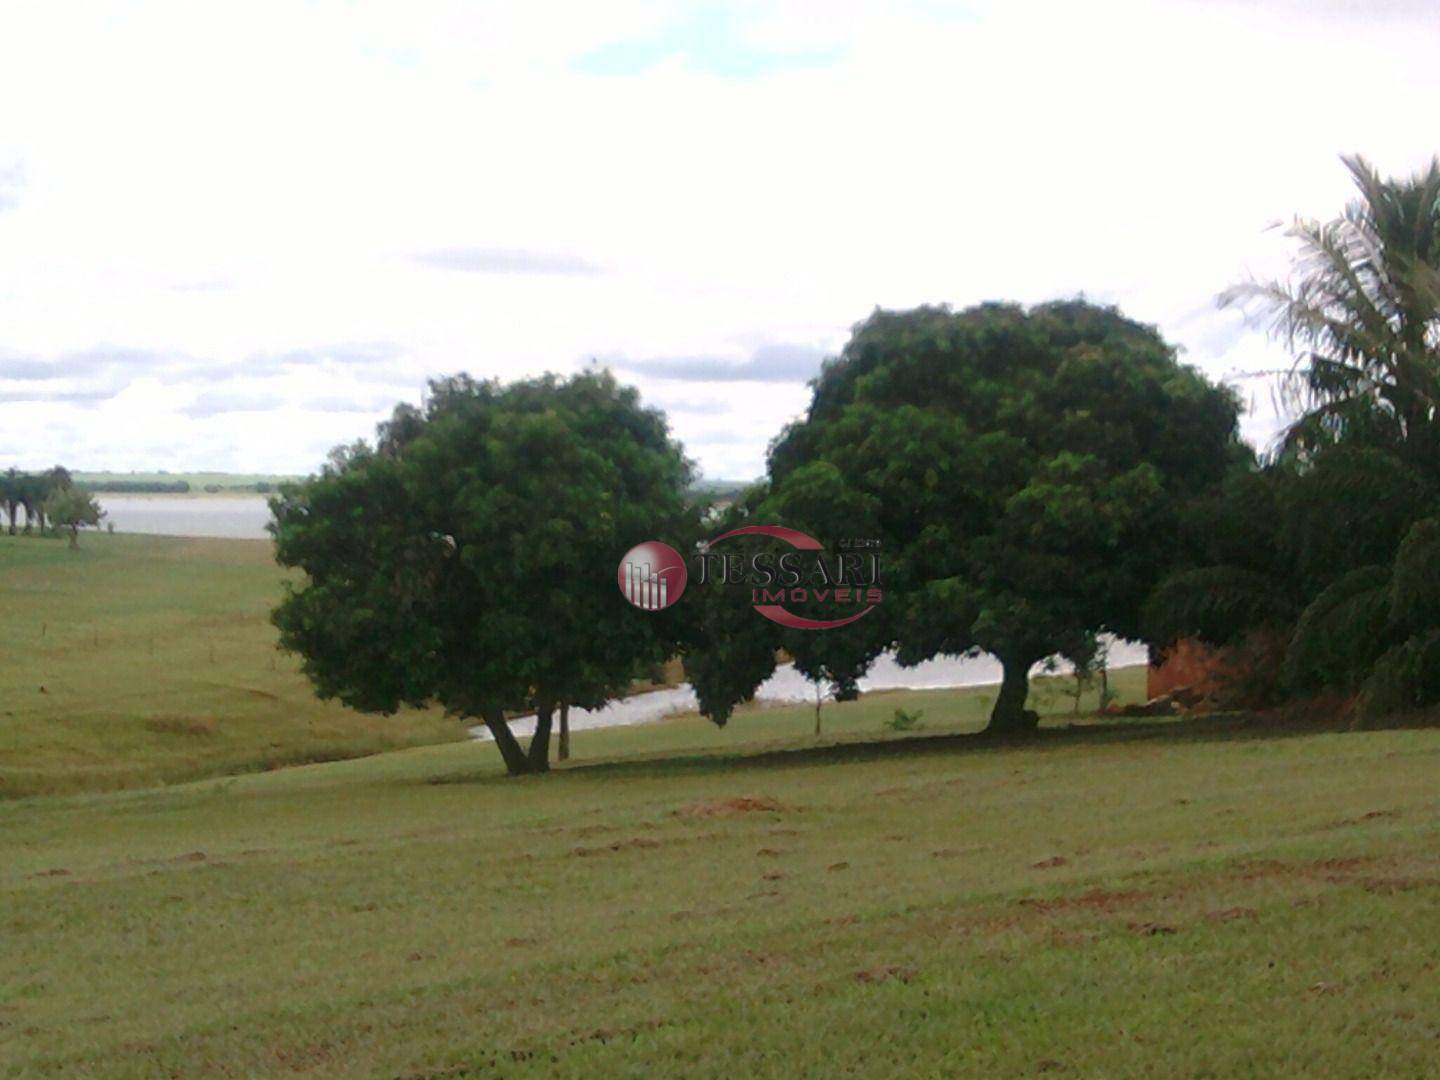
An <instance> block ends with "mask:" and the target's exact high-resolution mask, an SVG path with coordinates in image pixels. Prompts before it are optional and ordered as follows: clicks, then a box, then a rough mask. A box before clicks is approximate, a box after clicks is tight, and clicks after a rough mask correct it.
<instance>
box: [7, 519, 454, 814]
mask: <svg viewBox="0 0 1440 1080" xmlns="http://www.w3.org/2000/svg"><path fill="white" fill-rule="evenodd" d="M80 545H81V546H80V549H79V550H78V551H72V550H70V549H69V548H68V546H67V544H66V543H65V542H64V541H63V540H53V539H42V538H39V537H25V536H16V537H12V536H4V535H0V799H3V798H7V797H15V796H18V795H31V794H37V793H45V792H63V791H75V790H80V789H86V790H95V789H98V788H117V787H125V786H135V785H139V784H158V783H163V782H169V781H174V780H182V779H188V778H192V777H196V776H205V775H216V774H222V773H231V772H237V771H241V770H247V769H262V768H267V767H275V766H278V765H284V764H290V763H295V762H302V761H321V760H327V759H332V758H337V757H351V756H355V755H358V754H367V753H374V752H377V751H379V750H384V749H392V748H395V747H401V746H413V745H416V744H421V743H434V742H438V741H442V740H447V739H456V738H460V737H462V728H461V725H460V724H459V723H458V722H456V721H453V720H447V719H446V718H445V717H443V716H442V715H440V714H439V712H408V713H403V714H401V715H399V716H395V717H390V718H386V717H378V716H364V715H361V714H359V713H355V712H353V711H351V710H349V709H346V708H343V707H342V706H339V705H337V704H334V703H329V704H326V703H323V702H320V701H317V700H316V699H315V696H314V694H313V693H312V692H311V690H310V687H309V685H308V683H307V682H306V681H305V678H304V677H303V676H302V675H301V674H300V672H299V670H298V666H297V664H296V662H295V660H294V659H293V658H290V657H288V656H285V655H284V654H281V653H279V652H278V651H277V650H276V648H275V643H276V631H275V629H274V628H273V627H272V626H271V625H270V622H269V612H270V609H271V608H272V607H273V606H274V604H275V602H276V601H277V600H278V598H279V596H280V589H281V582H282V580H283V574H284V572H283V571H282V570H281V569H280V568H279V567H278V566H276V565H275V561H274V558H273V556H272V554H271V550H272V549H271V546H270V544H269V542H268V541H252V540H185V539H177V538H169V537H153V536H120V535H116V536H110V535H87V536H83V537H82V538H81V541H80Z"/></svg>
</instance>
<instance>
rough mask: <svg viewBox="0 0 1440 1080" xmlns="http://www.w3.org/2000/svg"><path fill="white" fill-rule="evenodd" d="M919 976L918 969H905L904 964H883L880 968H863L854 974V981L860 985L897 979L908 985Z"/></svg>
mask: <svg viewBox="0 0 1440 1080" xmlns="http://www.w3.org/2000/svg"><path fill="white" fill-rule="evenodd" d="M919 974H920V969H919V968H913V967H906V966H905V965H904V964H883V965H881V966H880V967H873V968H865V969H864V970H862V971H857V972H856V973H855V981H856V982H862V983H881V982H885V981H887V980H889V979H898V980H900V981H901V982H903V983H908V982H909V981H910V980H911V979H913V978H915V977H916V976H917V975H919Z"/></svg>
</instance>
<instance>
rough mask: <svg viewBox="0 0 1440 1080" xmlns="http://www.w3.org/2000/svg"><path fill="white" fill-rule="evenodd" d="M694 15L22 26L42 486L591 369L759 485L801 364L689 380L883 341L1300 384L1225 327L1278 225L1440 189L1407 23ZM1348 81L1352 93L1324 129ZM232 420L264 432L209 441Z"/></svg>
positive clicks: (30, 322) (19, 207) (327, 439)
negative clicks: (1047, 348)
mask: <svg viewBox="0 0 1440 1080" xmlns="http://www.w3.org/2000/svg"><path fill="white" fill-rule="evenodd" d="M699 10H700V9H699V8H698V7H697V5H694V4H683V3H667V2H661V0H653V2H652V0H622V2H619V3H615V4H604V5H592V4H581V3H578V2H576V3H573V4H555V3H550V4H534V5H528V4H527V5H519V4H501V3H493V4H479V5H476V4H462V3H454V4H448V3H433V4H419V5H405V6H404V7H403V8H402V7H399V6H394V5H373V6H370V5H360V6H350V5H342V4H339V3H331V2H321V3H317V4H310V5H304V6H297V5H293V4H288V3H280V2H274V3H256V4H247V5H240V6H235V7H230V8H225V7H216V6H214V5H203V6H197V5H192V4H187V3H183V2H174V3H171V2H166V3H154V2H149V3H141V4H136V5H130V4H119V3H115V4H95V5H91V6H88V7H82V8H79V9H77V8H74V7H72V6H70V5H65V6H57V5H29V6H26V7H24V8H21V9H17V10H16V11H12V12H10V13H9V14H8V15H7V19H6V33H5V34H4V35H3V37H0V133H3V137H4V139H5V143H4V145H0V207H4V208H5V211H4V213H0V403H3V407H4V410H5V412H4V424H3V427H4V430H5V442H6V445H7V446H9V447H11V448H14V450H15V451H16V452H18V454H19V456H20V461H19V463H20V464H27V465H43V464H49V463H51V462H52V461H53V460H56V459H63V460H66V461H71V462H73V463H75V464H76V465H77V466H83V467H99V466H113V467H120V468H129V467H153V466H157V465H163V466H165V467H172V468H179V467H195V468H199V467H221V468H224V467H229V468H235V469H245V470H251V469H265V468H275V469H279V470H283V471H303V470H306V469H309V468H312V467H314V466H315V465H316V464H317V463H318V462H319V461H320V460H321V458H322V457H323V454H324V451H325V450H326V449H327V447H328V446H329V445H331V444H333V443H336V442H342V441H349V440H351V439H353V438H356V437H359V436H364V435H368V434H370V432H371V429H372V427H373V423H374V421H375V420H378V419H379V418H381V417H382V416H383V415H384V414H385V413H386V412H388V408H386V407H384V405H383V403H384V402H385V401H386V400H391V401H393V400H395V399H396V398H397V397H401V396H403V397H406V398H407V399H409V400H418V398H419V393H420V388H421V386H422V385H423V380H424V378H425V377H426V376H428V375H436V374H442V373H449V372H454V371H458V370H469V371H471V372H472V373H474V374H476V375H479V376H500V377H506V378H509V377H516V376H520V375H524V374H533V373H538V372H540V371H543V370H547V369H550V370H570V369H574V368H576V367H578V366H579V365H581V364H583V363H585V362H588V361H589V359H590V358H592V357H598V358H600V359H601V360H602V361H607V360H608V361H609V362H612V363H614V364H615V366H616V367H617V368H618V369H620V370H621V372H622V374H624V375H626V376H627V377H630V378H633V379H634V380H635V381H636V382H637V383H638V384H639V385H640V386H641V388H642V390H643V391H644V393H645V396H646V399H647V400H653V401H657V402H659V403H662V404H665V403H668V405H669V407H670V408H671V409H673V410H674V411H673V412H672V424H673V426H674V428H675V430H676V431H677V433H678V434H680V435H681V437H682V438H684V439H685V441H686V443H687V446H689V448H690V449H691V452H692V453H693V454H695V455H697V456H698V457H699V458H700V460H701V462H702V464H703V465H704V467H705V470H706V471H707V472H708V473H709V474H711V475H729V474H735V475H740V476H750V475H754V474H757V473H758V472H760V471H761V468H762V462H763V455H764V449H765V445H766V443H767V442H768V440H769V439H770V438H771V437H772V436H773V435H774V434H775V433H776V432H777V431H778V429H779V427H780V426H781V424H783V423H784V422H785V420H786V419H788V418H789V417H791V416H793V415H795V414H796V413H797V412H799V411H800V410H801V409H803V407H804V404H805V401H806V396H807V395H806V392H805V390H804V387H803V378H802V376H803V375H804V372H803V371H801V370H800V366H803V365H800V366H796V365H795V364H794V360H795V357H794V356H789V357H779V356H778V354H772V355H771V357H770V358H771V359H772V360H776V359H783V360H785V363H786V364H788V365H789V366H787V367H785V373H786V374H787V375H789V376H790V377H791V380H792V381H789V382H773V383H767V384H764V385H762V386H760V387H759V389H758V390H757V389H755V388H754V387H752V386H751V385H750V384H741V383H737V382H734V381H732V380H731V379H727V378H725V376H727V375H734V374H735V371H734V370H733V369H716V370H714V371H709V372H707V371H704V370H701V369H700V367H692V370H691V371H690V373H689V374H690V378H689V379H688V380H685V381H681V380H680V379H678V378H677V369H676V368H675V366H674V365H675V362H676V361H677V360H679V359H683V358H687V357H689V358H694V359H695V360H698V361H700V362H701V363H702V366H703V364H712V365H713V364H715V363H717V362H728V363H737V364H741V365H744V364H747V363H748V364H755V363H759V362H761V361H762V360H763V359H764V357H765V354H764V352H763V350H764V349H765V348H766V347H767V346H769V347H773V343H785V342H792V343H803V344H804V347H805V348H807V349H813V350H815V352H816V354H817V355H818V353H819V352H820V351H823V350H833V349H835V348H837V347H838V346H839V345H840V344H842V343H843V341H844V339H845V336H846V334H847V333H848V329H849V327H850V326H851V325H852V324H853V323H855V322H856V321H858V320H860V319H862V318H863V317H864V316H865V315H866V314H867V313H868V312H869V311H870V310H871V309H872V308H873V307H875V306H876V305H877V304H878V305H883V306H902V305H910V304H915V303H921V302H940V301H945V302H950V303H952V304H955V305H964V304H969V303H973V302H976V301H979V300H982V299H991V298H1011V299H1018V300H1021V301H1026V302H1030V301H1035V300H1040V299H1045V298H1048V297H1052V296H1056V295H1062V294H1069V293H1073V292H1076V291H1081V290H1083V291H1084V292H1085V293H1086V294H1087V295H1089V296H1091V297H1094V298H1099V299H1105V300H1111V301H1114V302H1117V303H1119V304H1120V305H1121V306H1122V307H1123V308H1124V309H1125V310H1126V311H1127V313H1129V314H1131V315H1132V316H1134V317H1136V318H1139V319H1142V320H1145V321H1149V322H1154V323H1156V324H1158V325H1159V326H1160V327H1161V328H1162V330H1163V331H1164V332H1165V333H1166V334H1167V336H1169V337H1170V339H1171V340H1173V341H1175V342H1176V343H1178V344H1180V345H1183V346H1184V347H1185V348H1186V350H1187V353H1186V355H1187V359H1189V360H1190V361H1191V362H1193V363H1196V364H1197V365H1199V366H1200V367H1202V368H1203V369H1204V370H1206V371H1207V372H1208V373H1210V374H1211V375H1212V376H1215V377H1221V376H1223V375H1226V374H1228V373H1232V372H1234V371H1235V370H1238V369H1243V370H1266V369H1270V368H1276V367H1281V366H1284V365H1285V358H1284V356H1283V354H1281V353H1279V352H1278V351H1277V350H1276V349H1275V348H1274V347H1273V346H1270V345H1268V344H1266V343H1265V342H1264V340H1263V338H1262V337H1260V336H1258V335H1256V334H1254V333H1245V332H1243V331H1242V330H1241V329H1240V328H1238V327H1237V325H1236V324H1235V322H1234V317H1233V316H1232V315H1230V314H1226V313H1216V312H1214V311H1213V309H1212V307H1211V303H1212V300H1213V297H1214V295H1215V294H1216V293H1217V292H1218V291H1219V290H1220V289H1222V288H1224V287H1225V286H1226V285H1228V284H1230V283H1231V282H1233V281H1235V280H1236V279H1238V278H1241V277H1243V276H1245V275H1246V274H1247V273H1251V272H1254V273H1257V274H1261V275H1265V274H1270V273H1274V272H1276V271H1277V270H1281V269H1283V268H1284V265H1285V247H1284V245H1283V242H1281V240H1280V238H1279V237H1277V236H1276V235H1275V234H1274V233H1266V232H1265V231H1264V229H1265V227H1266V226H1267V225H1268V224H1269V223H1270V222H1272V221H1275V220H1278V219H1284V218H1287V217H1289V216H1290V215H1291V214H1292V213H1294V212H1303V213H1307V214H1315V215H1321V216H1328V215H1331V214H1333V213H1335V212H1337V211H1338V210H1339V208H1340V207H1341V205H1342V204H1343V202H1344V201H1345V199H1346V198H1348V194H1349V193H1348V179H1347V177H1346V175H1345V173H1344V171H1343V169H1341V167H1340V166H1339V163H1338V161H1337V155H1338V154H1339V153H1341V152H1347V151H1354V150H1359V151H1362V152H1365V153H1367V154H1368V155H1370V156H1371V157H1372V158H1373V159H1374V160H1375V161H1376V162H1377V164H1378V165H1379V166H1380V167H1381V168H1382V170H1386V171H1405V170H1409V169H1411V168H1414V167H1416V166H1418V165H1419V164H1420V163H1421V162H1422V161H1423V160H1424V159H1426V158H1427V157H1428V156H1429V155H1430V154H1431V153H1432V152H1434V151H1436V150H1440V146H1436V145H1435V144H1434V143H1432V142H1428V141H1427V140H1431V139H1433V138H1434V136H1433V133H1432V130H1433V125H1431V124H1430V122H1429V121H1430V116H1429V113H1430V109H1429V103H1430V102H1432V101H1434V100H1436V98H1437V94H1440V70H1437V66H1436V65H1435V64H1434V63H1433V57H1434V55H1435V48H1436V46H1437V44H1440V41H1437V37H1440V32H1437V26H1436V23H1435V21H1434V20H1433V18H1432V17H1430V15H1429V13H1428V12H1427V10H1426V9H1425V8H1424V7H1423V6H1422V5H1419V4H1407V3H1390V4H1387V5H1385V10H1384V11H1383V12H1382V13H1380V14H1381V15H1383V17H1379V16H1371V15H1369V14H1367V12H1366V11H1364V10H1361V8H1359V7H1358V6H1352V5H1346V4H1342V3H1340V2H1338V0H1335V2H1329V3H1326V4H1325V5H1323V6H1321V7H1315V6H1313V5H1302V4H1300V3H1299V2H1298V0H1275V2H1270V3H1246V2H1243V0H1234V2H1231V3H1222V4H1212V3H1201V2H1199V0H1196V2H1193V3H1176V4H1167V5H1156V4H1150V3H1142V2H1139V0H1133V2H1131V0H1112V2H1109V3H1096V4H1086V5H1073V4H1067V3H1061V2H1058V0H1056V2H1053V3H1039V2H1024V0H1021V2H1014V3H999V2H998V0H987V2H983V3H975V4H949V3H943V2H939V0H923V2H922V0H916V2H914V3H912V4H894V3H878V2H877V3H858V2H852V3H824V4H820V3H818V2H798V0H797V2H789V3H781V4H778V5H758V4H752V3H748V2H746V3H737V4H735V5H733V6H732V7H730V8H729V9H728V11H726V12H722V13H721V14H719V15H716V14H715V13H714V11H715V9H713V8H711V9H708V10H709V14H704V13H702V14H698V15H697V11H699ZM1367 10H1368V9H1367ZM717 27H718V29H717ZM617 43H618V47H619V48H620V52H618V53H617V52H616V51H615V49H616V47H617ZM629 45H633V46H634V48H635V49H637V50H640V51H639V52H636V53H635V56H634V57H632V58H630V59H631V60H633V61H634V63H633V64H632V65H631V66H633V67H634V68H635V69H636V70H639V71H641V73H640V74H638V75H635V76H633V77H628V76H625V75H623V74H621V75H616V74H613V73H612V74H587V73H586V71H585V70H584V68H585V65H584V64H583V63H581V58H583V57H586V56H588V55H593V54H594V53H595V51H596V50H597V49H599V48H600V47H602V46H605V47H607V48H608V49H609V50H610V51H609V54H608V55H609V62H610V64H611V68H612V69H614V68H617V67H618V68H620V69H623V68H625V67H626V64H627V63H629V62H630V60H627V58H626V55H625V53H624V49H625V48H626V47H628V46H629ZM617 57H618V58H619V59H618V61H617V59H616V58H617ZM791 59H793V61H794V62H793V63H792V62H790V60H791ZM1335 71H1345V72H1363V73H1364V78H1363V80H1358V81H1355V82H1353V83H1352V84H1349V85H1347V87H1346V92H1344V93H1337V92H1333V90H1332V86H1331V79H1332V78H1333V75H1332V73H1333V72H1335ZM16 177H18V178H19V179H18V180H16V179H14V178H16ZM7 178H8V179H7ZM427 254H428V256H429V257H428V258H427V257H426V256H427ZM437 263H438V264H440V265H443V266H448V267H449V268H450V269H451V270H452V271H463V270H471V271H483V272H443V271H442V270H439V269H436V265H437ZM597 271H603V272H597ZM336 342H351V343H381V344H379V345H371V346H367V347H368V348H371V349H372V350H374V349H378V350H380V352H381V353H383V355H378V354H376V353H374V352H372V353H369V354H367V353H365V352H364V351H363V350H362V351H361V352H355V351H353V350H352V351H348V352H347V351H345V350H344V349H339V350H338V351H337V347H336V346H335V345H333V344H327V343H336ZM317 343H319V344H317ZM101 350H105V351H107V352H108V354H110V355H111V356H112V359H113V357H114V355H118V354H120V353H127V354H129V355H131V356H132V361H134V362H131V363H129V364H124V363H120V362H119V361H118V360H116V361H114V362H108V361H107V362H106V363H105V364H104V365H101V364H99V363H98V362H96V361H95V360H94V356H95V354H96V353H97V352H98V351H101ZM317 350H319V351H320V352H324V351H325V350H330V352H329V354H328V355H323V356H322V355H319V354H318V353H317ZM302 354H303V355H310V356H312V358H313V359H314V362H313V363H308V364H307V363H301V362H300V361H299V359H298V358H299V357H300V356H301V355H302ZM85 356H89V357H91V359H90V360H89V361H85V362H83V363H82V362H81V360H80V359H79V358H81V357H85ZM139 357H149V358H151V360H150V361H147V362H143V363H142V362H139V361H138V360H135V358H139ZM283 357H290V358H291V359H292V361H293V362H285V363H280V362H278V361H277V359H276V358H283ZM66 358H70V368H69V370H68V371H67V372H65V373H61V372H59V371H58V370H57V371H56V373H55V377H54V378H51V379H45V378H40V377H39V376H38V375H37V374H36V365H48V364H64V363H65V362H66ZM154 358H159V359H154ZM619 358H629V359H630V361H631V363H630V364H629V366H628V367H627V366H626V363H625V361H623V360H621V359H619ZM7 363H9V364H10V365H11V372H12V374H11V375H10V376H9V377H7V375H6V364H7ZM647 364H648V366H647ZM27 365H28V366H27ZM87 365H88V366H87ZM667 365H668V367H667ZM792 368H793V369H794V370H791V369H792ZM775 370H776V371H778V370H779V369H778V368H776V369H775ZM16 372H19V373H20V374H18V375H17V374H15V373H16ZM40 374H41V375H44V374H46V372H41V373H40ZM679 374H684V373H679ZM706 374H709V375H710V377H711V380H712V381H695V380H696V378H697V377H700V376H704V375H706ZM716 378H720V379H722V380H723V381H713V380H714V379H716ZM1250 382H1253V380H1251V381H1247V382H1245V383H1244V386H1245V387H1246V388H1247V389H1248V388H1249V386H1250ZM22 383H23V384H24V385H23V386H22ZM102 391H103V394H104V395H107V396H105V397H97V396H96V395H100V394H101V392H102ZM87 392H88V393H90V394H91V395H92V397H91V398H88V399H83V400H79V399H74V398H67V397H65V396H64V395H67V394H68V395H78V394H84V393H87ZM26 394H28V395H29V396H28V397H27V396H25V395H26ZM47 395H48V396H47ZM206 395H209V396H208V397H207V396H206ZM226 395H228V397H226ZM1262 396H1265V397H1267V398H1268V395H1262ZM701 399H703V401H704V402H705V407H704V408H699V407H692V408H686V407H685V406H686V405H687V404H688V403H690V402H692V401H698V400H701ZM225 400H231V401H240V400H248V401H250V402H252V403H262V404H266V405H268V406H272V407H268V408H265V409H260V408H256V409H251V410H246V411H217V410H213V409H211V410H208V411H206V414H205V415H204V416H199V415H196V410H197V409H203V406H204V403H205V402H207V401H208V402H210V403H211V404H215V403H219V402H223V401H225ZM1260 404H1261V403H1259V402H1258V401H1257V410H1256V412H1255V414H1254V415H1253V416H1251V417H1250V418H1249V419H1248V420H1247V431H1248V432H1250V433H1251V434H1253V435H1254V436H1255V437H1256V438H1263V437H1264V436H1265V435H1266V434H1267V433H1268V431H1269V430H1271V429H1273V427H1274V424H1275V420H1274V418H1273V417H1272V416H1270V415H1269V414H1268V412H1267V408H1268V406H1267V407H1260ZM350 405H356V406H358V405H366V406H373V408H370V409H359V408H357V409H355V410H354V411H351V410H350V408H349V407H348V406H350ZM177 455H178V458H180V459H181V460H177ZM4 463H5V464H8V463H9V462H8V461H7V462H4Z"/></svg>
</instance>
